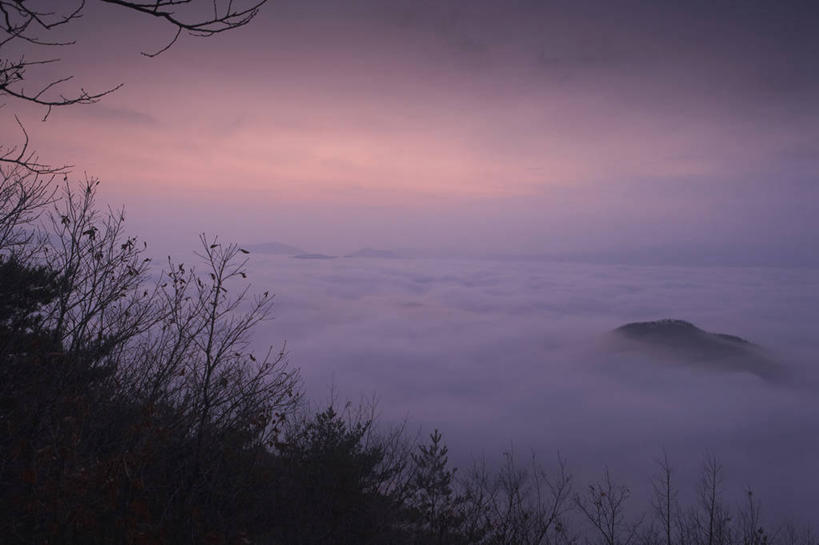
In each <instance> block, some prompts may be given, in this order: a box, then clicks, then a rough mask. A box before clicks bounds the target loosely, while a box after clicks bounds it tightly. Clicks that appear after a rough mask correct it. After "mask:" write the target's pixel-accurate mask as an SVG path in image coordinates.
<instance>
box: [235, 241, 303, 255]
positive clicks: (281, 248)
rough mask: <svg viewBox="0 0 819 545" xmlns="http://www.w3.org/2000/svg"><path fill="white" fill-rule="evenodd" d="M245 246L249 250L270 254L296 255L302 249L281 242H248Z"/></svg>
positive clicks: (301, 252) (301, 251)
mask: <svg viewBox="0 0 819 545" xmlns="http://www.w3.org/2000/svg"><path fill="white" fill-rule="evenodd" d="M245 248H246V249H247V250H249V251H251V252H256V253H260V254H272V255H298V254H303V253H304V250H302V249H301V248H299V247H297V246H291V245H289V244H284V243H281V242H263V243H261V244H248V245H246V246H245Z"/></svg>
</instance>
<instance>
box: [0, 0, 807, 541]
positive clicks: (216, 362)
mask: <svg viewBox="0 0 819 545" xmlns="http://www.w3.org/2000/svg"><path fill="white" fill-rule="evenodd" d="M104 1H105V0H104ZM107 1H108V3H112V4H116V5H118V6H120V7H123V8H128V9H131V10H133V11H135V12H138V13H141V14H144V15H148V16H154V17H158V18H159V19H161V20H162V21H164V22H165V23H169V24H171V25H172V27H173V28H174V29H175V32H176V34H175V36H176V37H174V38H173V40H174V41H175V40H176V39H177V38H178V37H179V36H180V35H181V34H182V33H183V32H190V33H193V34H197V35H210V34H213V33H218V32H221V31H222V30H228V29H231V28H235V27H237V26H241V25H244V24H245V23H247V22H248V21H249V20H250V19H251V18H252V16H253V15H254V14H255V9H256V7H258V6H256V5H251V6H250V7H247V8H237V9H234V7H233V4H229V3H225V4H224V5H222V8H223V9H220V6H219V5H218V3H217V4H214V5H213V8H214V9H213V10H211V9H207V10H204V12H203V11H201V10H200V11H198V12H196V11H195V12H194V14H201V13H206V14H207V16H206V17H205V18H204V19H188V18H184V17H183V14H182V13H181V12H180V11H178V10H179V9H181V8H182V7H185V5H186V4H187V3H188V2H186V1H185V0H152V1H148V2H126V1H120V0H116V1H114V0H107ZM206 4H207V5H208V6H209V3H206ZM237 4H238V3H237ZM29 5H30V4H29V3H28V2H23V1H18V0H0V13H2V14H3V17H0V20H3V21H4V23H2V25H4V26H3V27H2V30H3V32H5V38H4V39H5V41H0V46H3V47H5V46H6V45H7V44H9V43H18V42H23V43H24V44H30V45H35V46H44V47H53V46H54V45H55V44H54V43H51V42H48V41H46V40H45V39H44V38H42V36H41V34H47V32H48V31H49V30H50V29H51V28H53V27H56V26H63V25H68V24H70V23H71V21H73V20H74V19H75V18H76V17H78V16H79V15H80V14H81V13H82V10H83V9H84V4H82V3H80V4H78V5H77V6H75V7H73V8H71V9H70V10H69V11H68V12H66V14H64V15H59V14H55V13H50V12H39V11H35V10H34V9H32V8H30V7H29ZM198 7H199V8H201V7H202V5H201V4H200V5H199V6H198ZM211 14H212V15H211ZM172 43H173V42H170V43H169V44H167V45H168V46H169V45H171V44H172ZM165 48H166V47H163V48H162V49H163V50H164V49H165ZM5 51H6V50H3V52H4V53H5ZM2 62H3V63H4V64H3V65H2V66H0V93H2V94H4V96H6V97H9V98H12V99H17V100H23V101H28V102H34V103H37V104H41V105H43V106H44V108H46V115H47V113H48V111H50V109H51V108H52V107H56V106H67V105H70V104H78V103H89V102H94V101H96V100H97V99H98V98H99V97H101V96H102V95H103V94H105V92H106V91H104V92H102V93H88V92H86V91H81V92H80V93H79V94H76V95H64V94H57V95H49V91H51V90H52V89H53V88H54V87H55V85H59V84H61V83H63V81H62V80H59V81H56V82H54V83H52V84H51V85H48V86H47V87H45V88H43V89H41V90H39V91H35V92H30V93H28V92H26V91H25V90H24V88H23V87H22V85H21V82H22V81H23V79H24V77H25V71H26V69H28V68H32V67H37V66H39V64H38V61H28V60H25V58H23V57H20V58H19V60H13V59H11V58H8V57H4V58H3V61H2ZM20 126H21V128H22V125H20ZM24 134H25V133H24ZM3 150H4V151H3V154H2V156H0V542H2V543H11V544H14V543H19V544H86V543H87V544H94V543H100V544H102V543H105V544H109V543H122V544H138V543H168V544H183V543H196V544H198V543H213V544H218V543H225V544H227V543H237V544H238V543H269V544H347V543H349V544H367V543H373V544H376V543H378V544H381V543H384V544H387V543H390V544H473V543H474V544H486V545H490V544H491V545H501V544H508V545H512V544H523V545H534V544H571V543H580V542H583V543H586V542H588V543H601V544H605V545H631V544H635V545H636V544H644V545H654V544H656V545H661V544H663V545H672V544H673V545H735V544H736V545H764V544H767V543H772V544H773V543H777V544H781V545H811V544H814V543H816V540H815V538H813V537H812V536H811V535H810V534H808V533H805V532H799V531H796V530H795V529H794V528H793V527H791V526H784V525H776V526H770V525H767V524H766V522H765V521H764V520H763V518H762V516H761V513H760V506H759V503H758V502H757V499H756V498H755V497H754V496H753V494H752V493H751V492H748V493H747V497H746V502H745V503H744V504H743V505H741V506H731V505H728V503H727V502H726V501H725V500H724V491H723V486H722V471H723V470H722V468H721V466H720V465H719V463H718V462H717V461H715V460H712V459H709V460H707V461H706V463H705V465H704V467H703V471H702V479H701V482H700V483H699V484H698V485H697V489H696V492H697V500H696V502H695V503H694V504H693V505H689V506H683V505H681V503H680V502H679V501H678V495H677V494H678V492H677V491H678V488H677V487H678V483H677V480H676V474H675V473H674V472H673V470H672V468H671V465H670V464H669V462H668V460H667V458H663V459H662V460H660V461H659V462H658V470H659V471H658V473H657V475H656V476H655V478H654V480H653V485H654V496H653V497H654V501H653V504H652V505H653V509H652V510H651V511H649V512H648V513H645V514H642V515H639V514H637V513H635V512H634V511H632V507H633V506H632V505H630V503H629V498H630V491H629V489H628V488H626V487H625V486H623V485H621V484H619V483H618V482H616V481H615V479H614V478H613V477H612V476H611V475H610V474H609V472H608V470H606V471H604V473H603V475H602V477H601V479H600V480H599V481H598V482H594V483H591V484H588V485H585V486H579V487H576V486H575V485H574V482H573V479H572V477H571V475H570V473H569V471H568V469H567V467H566V465H565V463H564V462H563V461H562V460H558V463H557V464H556V467H555V468H554V469H552V470H550V471H545V470H544V469H543V468H542V467H541V466H540V465H538V464H537V463H536V461H535V460H534V459H533V460H531V461H530V462H528V463H525V464H524V463H520V462H519V460H517V459H516V458H515V456H514V455H513V454H512V453H507V454H506V455H505V457H504V463H503V464H501V466H500V467H499V468H490V467H488V466H487V465H486V464H476V465H475V466H474V467H472V468H471V469H469V470H468V471H467V472H465V474H458V473H456V470H455V469H454V468H452V467H450V465H449V463H448V452H447V447H446V446H445V444H444V441H443V438H442V436H441V434H440V433H439V432H437V431H435V432H433V433H432V434H431V435H430V436H429V438H428V439H427V440H426V441H425V442H422V443H421V444H415V443H414V442H413V441H411V440H409V439H408V437H407V435H406V434H405V433H404V431H403V430H402V429H400V428H398V429H384V428H382V427H379V426H378V425H377V422H376V421H375V420H374V417H373V413H372V412H368V411H366V410H363V409H362V410H359V409H355V408H353V407H351V406H349V405H344V406H342V407H339V406H337V405H336V404H330V405H329V406H328V407H323V408H321V409H319V410H313V409H311V408H310V407H309V406H308V405H306V404H305V403H304V402H302V400H301V399H300V382H299V377H298V374H297V372H296V371H295V370H293V369H291V368H289V367H288V365H287V359H286V353H285V352H284V350H283V348H282V349H270V350H269V351H267V352H265V353H264V354H258V353H256V354H254V353H253V352H252V351H251V350H250V335H251V333H252V331H253V328H254V326H255V325H257V324H258V323H259V322H260V321H261V320H264V319H265V318H266V317H267V316H268V315H269V313H270V311H271V305H272V298H271V297H270V296H269V294H268V293H267V292H264V293H262V294H261V295H259V296H254V295H253V294H252V293H251V292H250V291H249V289H248V286H247V284H246V276H247V274H246V272H245V267H244V265H245V254H247V253H248V252H247V251H246V250H244V249H242V248H239V247H238V246H236V245H234V244H226V243H222V242H220V241H218V240H217V239H216V238H208V237H206V236H204V235H203V236H202V237H201V240H200V242H201V248H200V251H199V253H198V256H199V263H197V264H196V265H195V267H191V266H189V265H186V264H182V263H175V262H172V261H171V260H170V259H169V260H168V263H167V264H166V265H165V266H164V269H163V270H162V271H161V272H160V271H159V269H158V268H157V267H155V266H154V265H153V264H152V263H151V262H150V260H149V259H148V258H146V257H145V248H146V246H145V245H144V243H142V242H140V241H138V240H137V239H136V238H133V237H131V236H129V235H127V234H126V232H125V231H124V215H123V214H122V213H121V212H119V211H114V210H110V209H109V210H107V211H102V210H101V209H100V208H99V207H98V206H97V205H96V204H95V196H96V190H97V182H96V181H94V180H86V181H85V182H84V183H80V184H77V183H73V182H71V181H69V180H68V175H67V171H66V170H65V169H63V168H53V167H50V166H48V165H44V164H42V163H40V162H39V161H38V159H37V158H36V156H35V155H33V153H31V152H30V151H29V149H28V141H27V140H26V141H25V142H24V143H23V144H22V145H21V146H18V147H16V148H15V147H13V146H12V147H4V148H3ZM58 174H59V177H57V175H58ZM60 178H62V180H63V182H62V183H60V182H59V179H60Z"/></svg>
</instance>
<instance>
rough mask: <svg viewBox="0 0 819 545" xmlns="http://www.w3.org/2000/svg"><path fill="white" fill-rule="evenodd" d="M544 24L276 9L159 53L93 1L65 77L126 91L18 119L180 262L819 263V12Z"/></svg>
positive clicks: (400, 9)
mask: <svg viewBox="0 0 819 545" xmlns="http://www.w3.org/2000/svg"><path fill="white" fill-rule="evenodd" d="M542 4H544V3H541V2H439V1H435V2H432V1H430V2H417V1H405V2H400V1H399V2H375V1H372V2H349V3H347V2H345V3H344V6H343V7H342V6H340V5H339V3H337V2H304V1H298V2H280V1H276V2H270V3H269V4H268V5H266V6H265V7H264V9H263V10H262V11H261V13H260V15H259V16H258V18H257V19H256V20H255V21H253V23H252V24H251V25H248V26H247V27H245V28H243V29H241V30H240V31H238V32H233V33H228V34H224V35H220V36H217V37H214V38H210V39H206V40H205V39H196V38H191V37H185V38H183V39H182V40H181V41H180V42H179V43H177V44H176V45H175V46H174V47H173V48H171V49H170V50H169V51H167V52H166V53H164V54H163V55H162V56H160V57H159V58H157V59H147V58H145V57H143V56H141V55H139V51H144V50H148V51H150V50H153V49H156V48H157V47H161V45H164V43H165V40H167V39H169V38H170V37H172V30H171V29H170V28H168V27H165V26H163V25H162V24H161V22H159V21H155V20H150V19H147V18H140V17H138V16H134V15H133V14H131V13H125V12H122V11H121V10H120V9H118V8H116V7H112V6H96V5H91V9H90V10H89V12H88V14H87V16H86V17H85V19H84V20H83V21H81V22H80V23H79V24H78V25H77V26H76V27H72V31H73V36H74V37H76V38H78V44H77V45H76V46H74V47H72V48H65V50H64V51H61V56H62V57H63V58H64V60H65V62H64V63H63V64H62V65H60V66H59V67H58V68H55V70H56V71H55V72H54V74H58V73H59V74H62V73H75V74H76V75H77V82H78V83H77V85H80V84H81V85H82V86H83V87H85V88H87V89H103V88H106V87H108V86H111V85H113V84H117V83H120V82H124V83H125V84H126V86H125V87H124V88H123V89H122V90H121V91H119V92H117V93H116V94H114V95H112V96H110V97H108V98H106V99H105V100H104V101H103V102H102V103H100V104H97V105H94V106H89V107H82V108H71V109H67V110H63V111H57V112H54V113H53V114H52V116H51V118H50V120H49V121H48V122H47V123H44V124H43V123H39V122H37V121H36V119H37V116H38V115H42V112H41V111H37V110H34V111H29V110H26V111H24V112H23V113H24V120H25V121H26V123H27V127H28V128H29V131H30V132H31V133H32V138H33V139H34V142H36V144H37V146H38V149H39V150H40V153H41V155H42V156H43V157H46V158H48V159H49V160H51V161H53V162H65V163H70V164H73V165H75V167H76V168H75V172H76V173H77V174H79V173H82V172H86V173H88V174H89V175H92V176H97V177H100V178H101V179H102V180H103V182H104V186H103V187H104V195H105V197H106V198H107V199H108V200H110V201H111V202H113V203H120V202H123V203H126V204H127V206H128V208H129V211H130V220H131V224H132V226H133V228H134V230H135V231H136V232H138V233H140V234H142V235H144V236H145V237H146V238H147V239H149V240H153V241H158V242H157V243H158V244H160V245H163V244H164V245H166V246H168V247H169V248H170V247H177V248H186V247H189V246H190V244H191V243H192V242H191V241H193V240H194V239H193V235H194V233H197V232H199V231H203V230H206V231H209V232H218V233H220V234H222V235H223V236H225V237H227V238H232V239H238V240H242V241H245V242H262V241H266V240H282V241H284V242H289V243H292V244H297V245H301V246H307V247H310V248H312V249H315V250H319V251H325V252H344V251H349V250H352V249H355V248H357V247H360V246H377V247H393V248H394V247H417V248H430V249H436V250H447V251H456V252H458V253H468V254H483V253H511V254H519V253H525V254H533V253H549V254H555V253H557V254H571V255H582V256H590V255H591V256H603V258H604V259H607V260H612V259H613V260H620V261H652V260H653V261H659V262H669V261H670V262H675V263H685V262H691V263H697V264H701V263H715V262H716V263H726V264H737V263H739V264H743V263H752V264H759V263H764V264H794V265H803V264H812V265H816V264H817V263H819V255H817V253H816V248H817V247H819V240H817V233H819V225H817V222H819V220H817V214H816V213H815V212H816V204H815V203H816V202H819V186H817V183H816V176H817V173H819V147H818V146H817V142H819V138H817V137H819V117H817V114H818V113H819V101H817V100H816V98H815V97H816V96H819V67H818V66H817V63H816V62H815V59H816V57H817V55H819V32H816V30H817V29H816V27H817V21H819V14H817V10H816V9H815V8H814V7H813V6H812V5H811V4H810V3H790V2H778V3H776V4H772V3H770V2H741V3H736V2H685V3H660V2H654V3H647V2H550V3H548V6H544V5H542ZM43 77H45V74H43ZM70 89H71V87H70V85H69V86H67V87H66V90H70ZM9 114H10V109H8V108H7V109H6V111H5V113H4V114H3V115H4V118H3V125H2V131H3V135H4V137H7V138H12V137H13V136H11V135H12V134H13V133H12V132H11V131H13V130H15V128H14V126H13V125H12V124H11V122H12V119H11V117H10V115H9Z"/></svg>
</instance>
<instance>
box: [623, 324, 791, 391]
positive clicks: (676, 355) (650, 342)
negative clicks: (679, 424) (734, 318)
mask: <svg viewBox="0 0 819 545" xmlns="http://www.w3.org/2000/svg"><path fill="white" fill-rule="evenodd" d="M613 333H614V336H615V337H616V338H618V339H620V340H623V341H627V342H628V343H630V346H632V347H636V348H637V349H639V350H642V351H644V352H645V351H647V352H648V353H649V354H651V355H655V356H658V357H660V358H664V359H671V360H676V361H678V362H680V363H684V364H686V365H695V366H700V367H706V368H709V369H711V370H717V371H732V372H743V373H750V374H752V375H756V376H758V377H760V378H762V379H764V380H767V381H771V382H780V383H781V382H785V381H787V380H788V378H789V377H788V373H787V371H786V369H785V367H784V366H783V365H782V364H780V363H778V362H776V361H774V360H773V359H772V358H771V356H770V355H769V354H768V353H767V352H766V351H765V350H764V349H763V348H762V347H761V346H759V345H756V344H754V343H752V342H749V341H747V340H745V339H743V338H741V337H737V336H735V335H728V334H725V333H710V332H708V331H704V330H702V329H700V328H699V327H697V326H695V325H694V324H692V323H690V322H686V321H685V320H671V319H666V320H656V321H653V322H634V323H630V324H626V325H623V326H620V327H618V328H617V329H615V330H614V331H613Z"/></svg>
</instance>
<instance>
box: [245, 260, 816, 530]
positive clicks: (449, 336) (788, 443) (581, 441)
mask: <svg viewBox="0 0 819 545" xmlns="http://www.w3.org/2000/svg"><path fill="white" fill-rule="evenodd" d="M251 278H252V280H253V282H254V285H256V286H259V287H260V288H261V287H264V289H268V288H270V289H273V290H274V291H276V292H278V295H277V302H278V306H277V309H276V319H275V320H274V321H272V322H270V323H269V324H267V325H266V326H265V327H264V328H263V330H261V331H260V332H259V333H260V335H259V337H261V338H264V339H265V340H267V341H270V342H274V343H276V342H278V341H280V340H282V339H286V340H287V343H288V349H289V350H290V353H291V358H292V362H293V364H295V365H296V366H298V367H300V368H301V369H302V373H303V375H304V378H305V384H306V386H307V389H308V392H309V394H310V396H311V397H312V398H313V399H318V400H321V399H324V398H325V397H326V394H327V391H328V388H329V387H330V385H331V384H332V385H335V386H336V387H337V388H338V390H339V391H340V392H341V394H342V395H345V396H349V397H350V398H352V399H357V398H358V396H360V395H361V396H370V395H372V394H376V395H377V396H378V398H379V399H380V400H381V406H380V410H381V414H382V418H383V419H385V420H387V421H398V420H401V419H402V418H404V417H408V418H409V421H410V422H411V423H412V424H413V425H416V424H418V425H422V426H424V428H425V429H431V428H432V427H439V428H440V429H442V430H443V431H444V432H445V434H446V437H447V438H448V441H449V443H450V445H451V446H452V450H453V459H454V460H456V461H457V462H458V463H460V464H462V465H463V464H466V463H468V461H469V460H470V459H472V458H473V457H479V456H482V455H487V456H489V457H490V458H492V457H494V456H497V455H498V454H499V453H500V452H502V451H503V450H504V449H508V448H509V446H510V444H514V445H515V448H516V449H518V450H521V451H524V452H525V451H527V449H529V448H533V449H535V450H536V451H537V452H539V453H540V455H541V456H543V457H545V458H547V459H548V458H549V457H551V456H552V455H553V454H554V453H555V451H557V450H558V449H559V450H560V452H561V453H562V454H563V455H565V456H567V457H568V458H569V459H570V461H571V462H572V463H573V464H574V465H575V467H577V468H578V471H579V474H580V475H588V474H593V473H595V472H596V471H598V470H599V468H600V467H601V466H602V465H603V464H609V465H611V466H612V468H613V469H617V470H619V471H620V472H621V474H622V475H624V476H625V478H627V479H631V480H632V484H634V485H635V486H636V487H637V495H638V496H640V494H642V493H647V491H646V490H642V491H641V490H640V489H639V486H638V485H640V484H647V483H646V482H645V479H646V478H647V475H648V473H650V471H651V460H652V459H653V458H654V457H655V456H656V455H657V453H658V452H659V451H660V450H661V449H662V448H666V449H668V451H669V452H670V454H671V455H672V458H673V460H675V461H676V464H677V465H678V467H680V469H681V471H682V474H683V475H693V473H694V472H695V471H696V470H697V468H698V467H699V462H700V461H701V459H702V456H703V455H704V454H705V453H706V452H712V453H714V454H717V455H718V456H720V457H721V458H722V459H723V461H724V462H725V464H726V466H727V468H728V472H729V473H728V475H729V483H730V484H732V485H733V486H734V487H735V488H737V489H739V490H742V489H743V487H744V486H753V487H754V489H755V490H759V492H760V493H761V494H760V495H761V497H762V498H763V499H764V500H766V504H767V505H769V506H770V507H771V508H772V509H773V510H774V511H778V512H780V513H795V512H796V513H802V514H804V515H807V513H804V512H803V511H804V509H805V506H807V505H810V500H809V497H810V494H812V491H810V490H808V489H807V488H806V487H805V486H804V477H805V475H808V474H812V471H813V470H814V469H815V468H814V465H815V462H814V461H815V459H816V457H817V456H819V440H817V439H816V437H818V436H819V435H818V434H817V432H819V427H818V426H819V425H817V422H819V402H817V401H816V399H817V396H816V392H817V389H819V388H817V384H819V381H818V380H817V379H819V372H817V369H816V367H815V354H816V353H817V351H819V341H817V340H816V338H815V335H814V334H813V330H812V324H815V323H816V320H817V319H819V315H817V310H816V309H817V308H819V304H817V303H819V286H817V283H816V275H815V271H808V270H784V269H771V268H759V269H752V268H745V269H743V268H714V267H711V268H685V267H680V268H675V267H625V266H604V265H584V264H570V263H549V262H537V261H529V262H512V261H492V260H457V259H449V260H448V259H412V260H407V259H400V260H380V259H336V260H332V261H321V262H318V261H311V262H309V263H306V262H304V261H302V260H295V259H289V258H286V257H279V256H275V257H273V256H259V255H255V256H253V265H252V275H251ZM664 317H677V318H684V319H687V320H690V321H692V322H693V323H695V324H697V325H699V326H701V327H703V328H705V329H708V330H714V331H720V332H726V333H733V334H738V335H741V336H743V337H745V338H748V339H750V340H752V341H754V342H756V343H759V344H760V345H762V346H764V347H766V348H767V349H769V350H770V351H771V353H772V354H773V355H774V357H776V358H777V359H778V360H779V361H781V362H782V363H783V365H786V366H788V368H789V369H790V370H791V371H792V372H794V373H796V374H797V375H798V376H799V377H800V385H799V386H798V387H795V386H793V385H791V386H772V385H770V384H767V383H766V382H765V381H762V380H761V379H759V378H758V377H756V376H753V375H750V374H743V373H726V372H718V371H715V372H710V371H707V370H704V369H703V368H701V367H693V368H692V367H686V366H681V365H679V364H676V363H674V362H672V361H663V360H661V359H653V358H651V357H639V356H635V355H634V354H632V353H619V352H611V351H609V350H608V348H607V346H606V344H605V342H604V339H605V337H606V334H607V332H609V331H610V330H611V329H613V328H614V327H617V326H619V325H622V324H623V323H626V322H630V321H640V320H651V319H657V318H664Z"/></svg>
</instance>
